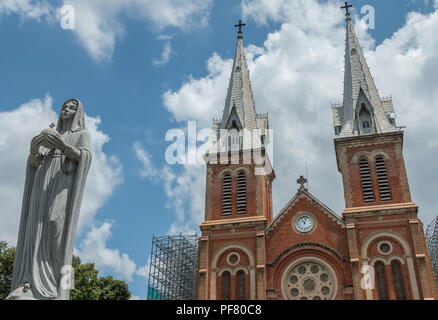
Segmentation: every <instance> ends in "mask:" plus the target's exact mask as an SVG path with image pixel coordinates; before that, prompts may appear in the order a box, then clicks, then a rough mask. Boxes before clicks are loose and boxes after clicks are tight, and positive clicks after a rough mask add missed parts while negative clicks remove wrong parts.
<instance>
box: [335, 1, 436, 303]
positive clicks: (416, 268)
mask: <svg viewBox="0 0 438 320" xmlns="http://www.w3.org/2000/svg"><path fill="white" fill-rule="evenodd" d="M350 7H351V6H349V5H348V4H347V3H346V5H345V7H343V9H346V10H347V14H346V17H347V19H346V25H347V26H346V43H345V46H346V47H345V70H344V72H345V74H344V99H343V104H342V105H338V106H334V107H333V119H334V130H335V135H336V138H335V140H334V144H335V150H336V158H337V164H338V170H339V172H340V173H341V174H342V180H343V185H344V197H345V205H346V209H345V210H344V212H343V218H344V220H345V222H346V226H347V233H348V244H349V250H350V262H351V268H352V272H353V286H354V297H355V299H368V300H371V299H433V298H437V296H436V295H437V291H436V287H435V282H434V281H433V271H432V268H431V263H430V258H429V256H428V253H427V249H426V244H425V239H424V232H423V224H422V223H421V221H420V220H419V218H418V206H417V205H415V204H414V203H413V202H412V199H411V193H410V190H409V183H408V178H407V174H406V168H405V162H404V159H403V131H402V130H401V128H399V127H397V126H396V123H395V113H394V107H393V104H392V100H391V99H390V98H381V97H380V96H379V93H378V91H377V89H376V86H375V83H374V80H373V78H372V76H371V73H370V69H369V67H368V65H367V62H366V60H365V57H364V54H363V52H362V49H361V47H360V44H359V41H358V38H357V36H356V33H355V31H354V26H353V23H352V21H351V18H350V13H349V12H348V8H350ZM367 277H368V278H367Z"/></svg>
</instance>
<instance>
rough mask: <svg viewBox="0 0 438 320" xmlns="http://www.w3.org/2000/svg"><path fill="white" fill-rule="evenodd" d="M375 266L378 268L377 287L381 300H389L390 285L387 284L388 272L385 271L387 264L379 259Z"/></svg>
mask: <svg viewBox="0 0 438 320" xmlns="http://www.w3.org/2000/svg"><path fill="white" fill-rule="evenodd" d="M374 268H375V270H376V280H377V288H378V292H379V299H380V300H388V299H389V294H388V286H387V284H386V272H385V265H384V264H383V262H381V261H378V262H377V263H376V264H375V265H374Z"/></svg>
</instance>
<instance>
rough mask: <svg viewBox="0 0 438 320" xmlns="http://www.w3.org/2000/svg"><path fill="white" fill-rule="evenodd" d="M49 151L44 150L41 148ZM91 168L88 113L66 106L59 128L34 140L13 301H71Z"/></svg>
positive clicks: (73, 105)
mask: <svg viewBox="0 0 438 320" xmlns="http://www.w3.org/2000/svg"><path fill="white" fill-rule="evenodd" d="M42 146H43V147H44V148H41V147H42ZM90 163H91V145H90V136H89V134H88V132H87V131H86V130H85V113H84V109H83V107H82V104H81V103H80V102H79V100H77V99H70V100H68V101H66V102H65V103H64V105H63V106H62V109H61V114H60V116H59V120H58V125H57V127H56V130H55V129H45V130H43V131H42V132H41V134H39V135H37V136H36V137H34V138H33V140H32V143H31V148H30V155H29V159H28V162H27V169H26V182H25V186H24V195H23V203H22V211H21V221H20V229H19V234H18V241H17V248H16V255H15V261H14V272H13V278H12V288H11V293H10V295H9V296H8V297H7V298H6V299H10V300H31V299H37V300H67V299H68V298H69V292H70V288H69V286H68V285H66V284H69V283H70V281H69V280H70V279H65V278H63V277H69V276H70V272H67V273H64V271H63V270H69V268H70V270H71V260H72V254H73V247H74V240H75V235H76V228H77V224H78V218H79V212H80V207H81V202H82V194H83V191H84V186H85V181H86V178H87V174H88V169H89V168H90Z"/></svg>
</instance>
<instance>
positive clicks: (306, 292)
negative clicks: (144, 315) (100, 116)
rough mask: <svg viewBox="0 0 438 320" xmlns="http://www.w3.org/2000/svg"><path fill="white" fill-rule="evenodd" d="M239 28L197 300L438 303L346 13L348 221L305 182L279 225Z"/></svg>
mask: <svg viewBox="0 0 438 320" xmlns="http://www.w3.org/2000/svg"><path fill="white" fill-rule="evenodd" d="M237 26H238V27H239V34H238V41H237V49H236V55H235V58H234V64H233V70H232V71H231V78H230V84H229V89H228V94H227V97H226V103H225V108H224V113H223V117H222V120H221V121H216V122H215V124H214V130H216V132H217V137H218V139H217V141H216V143H215V144H214V147H213V148H212V149H211V150H210V151H209V152H208V153H207V154H206V155H205V160H206V163H207V177H206V178H207V181H206V199H205V221H204V222H203V223H202V224H201V226H200V228H201V231H202V236H201V239H200V242H199V255H198V256H199V263H198V269H199V270H198V275H197V281H196V297H197V299H207V300H210V299H211V300H215V299H221V300H228V299H231V300H245V299H246V300H255V299H263V300H265V299H273V300H288V299H290V300H294V299H298V300H334V299H341V300H342V299H345V300H348V299H356V300H358V299H366V300H384V299H391V300H395V299H438V293H437V288H436V285H435V281H434V275H433V270H432V265H431V261H430V258H429V255H428V253H427V249H426V243H425V237H424V233H423V224H422V222H421V221H420V220H419V218H418V206H417V205H415V204H414V203H413V202H412V199H411V194H410V190H409V183H408V179H407V175H406V169H405V164H404V160H403V153H402V150H403V131H401V130H400V128H398V127H397V126H396V124H395V119H394V118H395V117H394V107H393V105H392V101H391V100H388V99H381V98H380V97H379V94H378V92H377V89H376V86H375V84H374V81H373V78H372V76H371V73H370V70H369V68H368V65H367V62H366V61H365V58H364V55H363V52H362V49H361V47H360V45H359V41H358V38H357V36H356V34H355V31H354V27H353V24H352V22H351V19H350V17H349V15H348V13H347V27H346V33H347V37H346V49H345V81H344V100H343V104H342V106H335V107H333V121H334V130H335V135H336V137H335V139H334V142H335V143H334V145H335V151H336V158H337V163H338V170H339V172H340V173H341V175H342V180H343V185H344V196H345V206H346V209H345V210H344V212H343V213H342V217H340V216H338V214H336V213H335V212H333V211H332V210H330V209H329V208H328V207H327V206H326V205H324V204H323V203H322V202H321V201H319V200H318V199H317V198H316V197H315V196H313V195H312V194H310V193H309V191H308V190H307V189H306V187H305V182H306V180H305V179H304V178H302V177H301V178H300V179H299V180H298V183H299V184H300V189H299V190H298V193H297V194H295V195H294V197H293V198H292V199H291V200H290V201H289V203H288V204H287V205H286V207H285V208H283V209H282V210H281V211H280V212H279V213H278V214H277V215H276V216H275V217H274V215H273V212H272V182H273V180H274V179H275V173H274V171H273V170H272V168H271V165H270V161H269V157H268V154H267V152H266V149H265V147H266V146H267V145H268V142H269V134H268V132H269V131H268V130H267V129H268V117H267V115H258V114H257V113H256V111H255V104H254V99H253V94H252V89H251V82H250V79H249V72H248V66H247V63H246V58H245V53H244V46H243V37H242V32H241V30H240V28H241V26H243V25H242V24H241V23H239V25H237ZM224 132H225V133H227V134H226V135H224V134H223V133H224ZM248 132H249V136H250V137H251V138H252V139H250V140H251V143H247V139H244V138H245V137H247V136H248V135H247V133H248ZM253 132H255V134H253ZM242 133H244V134H242ZM224 137H225V138H224ZM327 143H329V141H327ZM260 160H262V161H260ZM292 165H293V164H292Z"/></svg>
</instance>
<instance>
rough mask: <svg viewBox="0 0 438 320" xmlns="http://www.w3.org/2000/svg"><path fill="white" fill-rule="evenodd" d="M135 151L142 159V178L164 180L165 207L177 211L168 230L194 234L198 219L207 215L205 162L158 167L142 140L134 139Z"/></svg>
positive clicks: (158, 181)
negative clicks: (205, 213) (205, 209)
mask: <svg viewBox="0 0 438 320" xmlns="http://www.w3.org/2000/svg"><path fill="white" fill-rule="evenodd" d="M133 149H134V152H135V154H136V157H137V159H138V160H139V161H140V162H141V163H142V165H143V166H142V169H141V170H140V172H141V173H142V174H141V176H142V177H143V178H149V179H150V181H151V182H152V183H162V185H163V189H164V192H165V194H166V197H167V202H166V207H167V208H169V209H170V211H172V212H174V213H175V220H174V222H173V223H172V224H171V226H170V228H169V231H168V234H170V235H175V234H179V233H184V234H195V233H197V231H198V222H199V221H201V220H202V218H203V216H204V198H205V176H204V174H205V165H185V166H178V167H177V166H174V167H171V166H170V165H164V166H162V167H161V168H157V167H156V166H155V164H154V163H153V160H152V158H151V156H150V155H149V153H148V152H147V151H146V150H145V149H144V147H143V146H142V145H141V144H140V143H139V142H135V143H134V147H133Z"/></svg>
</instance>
